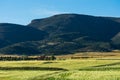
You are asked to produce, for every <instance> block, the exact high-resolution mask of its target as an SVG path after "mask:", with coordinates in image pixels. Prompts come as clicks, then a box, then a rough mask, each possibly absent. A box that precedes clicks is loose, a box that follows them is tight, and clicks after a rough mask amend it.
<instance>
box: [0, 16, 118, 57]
mask: <svg viewBox="0 0 120 80" xmlns="http://www.w3.org/2000/svg"><path fill="white" fill-rule="evenodd" d="M119 20H120V18H114V17H97V16H89V15H80V14H60V15H54V16H51V17H48V18H43V19H35V20H32V21H31V23H30V24H28V25H27V26H24V27H22V29H24V28H25V29H26V28H27V29H30V30H29V31H28V32H29V33H26V32H27V30H26V31H21V30H22V29H19V28H17V29H15V31H20V33H19V34H20V35H18V34H16V32H15V31H12V30H14V29H11V30H10V29H8V30H10V31H11V36H9V35H8V34H6V35H5V34H4V35H3V33H2V35H3V36H1V37H0V38H1V39H0V43H3V42H4V41H5V40H9V41H12V42H15V43H16V44H14V43H12V45H8V46H4V47H1V49H0V53H3V54H5V53H7V54H23V53H24V54H27V55H35V54H70V53H75V52H86V51H87V52H88V51H89V52H90V51H92V52H93V51H94V52H96V51H100V52H106V51H112V50H114V49H120V47H119V46H120V22H119ZM2 27H3V25H2ZM12 27H13V26H12ZM13 28H14V27H13ZM15 28H16V27H15ZM20 28H21V27H20ZM5 30H7V29H5ZM5 30H3V29H2V28H0V31H1V32H2V31H5ZM25 34H26V35H25ZM28 34H30V35H28ZM0 35H1V34H0ZM13 35H14V37H13ZM7 36H9V37H7ZM20 36H22V37H20ZM23 36H24V37H23ZM4 37H7V38H8V39H6V38H4ZM17 37H19V38H17ZM6 44H7V42H4V44H3V45H6Z"/></svg>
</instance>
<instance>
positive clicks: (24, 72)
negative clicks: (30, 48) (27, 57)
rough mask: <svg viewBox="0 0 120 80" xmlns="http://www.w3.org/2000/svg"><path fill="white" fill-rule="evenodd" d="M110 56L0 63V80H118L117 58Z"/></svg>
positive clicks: (119, 69)
mask: <svg viewBox="0 0 120 80" xmlns="http://www.w3.org/2000/svg"><path fill="white" fill-rule="evenodd" d="M110 56H111V55H110ZM110 56H109V57H108V58H107V57H106V56H105V57H103V58H87V59H86V58H85V59H69V58H68V59H61V60H59V59H58V60H54V61H52V60H48V61H37V60H34V61H1V62H0V80H120V60H119V56H116V57H117V58H115V56H114V57H113V58H112V57H110ZM60 57H61V56H59V57H58V58H60ZM65 58H66V56H65Z"/></svg>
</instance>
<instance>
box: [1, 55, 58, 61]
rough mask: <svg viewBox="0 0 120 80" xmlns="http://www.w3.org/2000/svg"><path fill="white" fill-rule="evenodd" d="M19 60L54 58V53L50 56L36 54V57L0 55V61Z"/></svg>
mask: <svg viewBox="0 0 120 80" xmlns="http://www.w3.org/2000/svg"><path fill="white" fill-rule="evenodd" d="M20 60H56V57H55V56H54V55H51V56H46V55H42V56H36V57H29V56H0V61H20Z"/></svg>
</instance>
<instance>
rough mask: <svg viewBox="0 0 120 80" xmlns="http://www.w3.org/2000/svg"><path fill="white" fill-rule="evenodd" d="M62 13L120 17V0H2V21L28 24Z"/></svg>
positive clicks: (0, 18) (0, 7)
mask: <svg viewBox="0 0 120 80" xmlns="http://www.w3.org/2000/svg"><path fill="white" fill-rule="evenodd" d="M62 13H76V14H87V15H95V16H114V17H120V0H0V23H6V22H8V23H17V24H23V25H26V24H28V23H30V21H31V20H32V19H39V18H45V17H49V16H52V15H55V14H62Z"/></svg>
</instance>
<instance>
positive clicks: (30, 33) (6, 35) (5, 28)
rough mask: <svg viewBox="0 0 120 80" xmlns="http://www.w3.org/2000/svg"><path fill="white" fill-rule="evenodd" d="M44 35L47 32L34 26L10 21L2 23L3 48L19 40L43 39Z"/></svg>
mask: <svg viewBox="0 0 120 80" xmlns="http://www.w3.org/2000/svg"><path fill="white" fill-rule="evenodd" d="M44 36H45V32H43V31H40V30H38V29H35V28H33V27H28V26H23V25H18V24H10V23H0V44H1V45H0V47H1V48H2V47H5V46H7V45H10V44H14V43H18V42H24V41H37V40H41V39H43V38H44Z"/></svg>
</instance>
